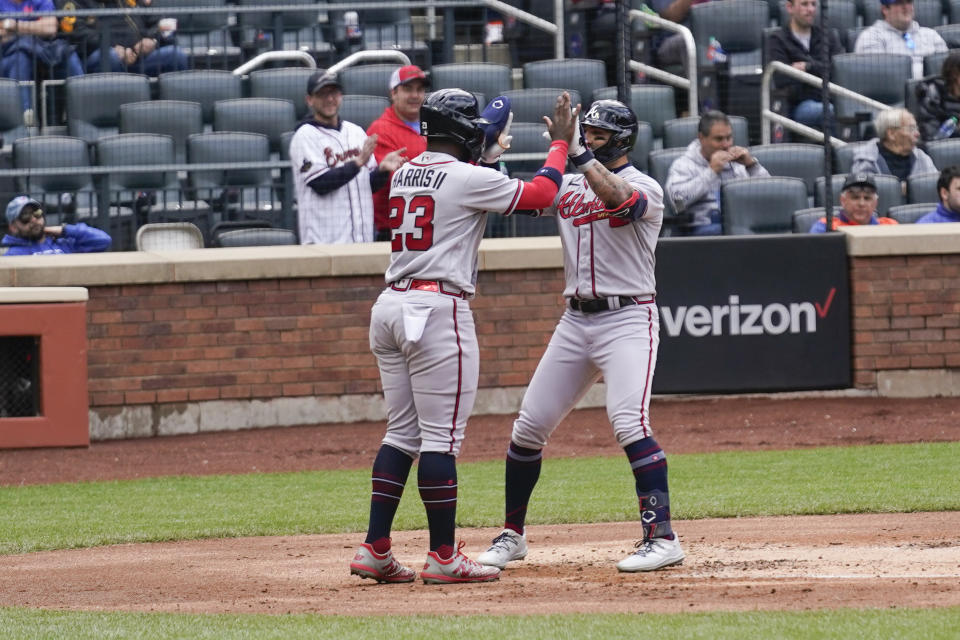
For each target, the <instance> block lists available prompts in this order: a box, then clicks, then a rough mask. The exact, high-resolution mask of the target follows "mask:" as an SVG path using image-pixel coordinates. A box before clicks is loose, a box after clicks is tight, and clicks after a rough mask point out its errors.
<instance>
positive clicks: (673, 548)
mask: <svg viewBox="0 0 960 640" xmlns="http://www.w3.org/2000/svg"><path fill="white" fill-rule="evenodd" d="M684 557H685V554H684V553H683V549H681V548H680V538H678V537H677V535H676V534H674V536H673V540H667V539H666V538H649V539H644V540H641V541H640V542H638V543H637V550H636V551H634V552H633V553H631V554H630V555H628V556H627V557H626V558H624V559H623V560H621V561H620V562H618V563H617V570H619V571H624V572H627V573H633V572H636V571H656V570H657V569H662V568H664V567H671V566H673V565H677V564H683V559H684Z"/></svg>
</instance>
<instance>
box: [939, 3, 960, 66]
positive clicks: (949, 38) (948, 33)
mask: <svg viewBox="0 0 960 640" xmlns="http://www.w3.org/2000/svg"><path fill="white" fill-rule="evenodd" d="M958 6H960V3H958ZM934 31H936V32H937V33H939V34H940V37H941V38H943V40H944V41H945V42H946V43H947V47H948V48H950V49H956V48H958V47H960V23H958V22H957V21H951V22H950V24H945V25H941V26H939V27H934ZM938 71H939V70H938Z"/></svg>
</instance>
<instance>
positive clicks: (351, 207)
mask: <svg viewBox="0 0 960 640" xmlns="http://www.w3.org/2000/svg"><path fill="white" fill-rule="evenodd" d="M366 138H367V134H366V133H364V131H363V129H361V128H360V127H358V126H357V125H355V124H353V123H352V122H347V121H346V120H341V121H340V128H339V129H335V128H333V127H328V126H325V125H322V124H319V123H317V122H307V123H305V124H302V125H300V127H299V128H298V129H297V132H296V133H295V134H294V135H293V139H292V140H291V141H290V162H291V165H292V167H293V176H294V187H295V189H296V194H297V210H298V211H299V215H298V218H299V230H300V242H302V243H303V244H344V243H349V242H373V199H372V193H371V192H370V172H371V171H374V170H376V168H377V161H376V160H375V159H374V157H373V156H372V155H371V156H370V159H369V160H368V161H367V165H366V168H365V169H360V172H359V173H358V174H357V175H356V177H355V178H354V179H353V180H351V181H350V182H348V183H347V184H345V185H343V186H342V187H340V188H339V189H334V190H333V191H331V192H329V193H326V194H324V195H319V194H318V193H317V192H315V191H314V190H313V189H311V188H310V187H309V186H308V183H309V182H310V181H311V180H313V179H314V178H316V177H318V176H320V175H322V174H323V173H325V172H327V171H329V170H330V169H333V168H334V167H339V166H343V165H344V164H345V163H347V162H354V161H355V159H356V158H357V156H359V155H360V148H361V147H362V146H363V141H364V140H366Z"/></svg>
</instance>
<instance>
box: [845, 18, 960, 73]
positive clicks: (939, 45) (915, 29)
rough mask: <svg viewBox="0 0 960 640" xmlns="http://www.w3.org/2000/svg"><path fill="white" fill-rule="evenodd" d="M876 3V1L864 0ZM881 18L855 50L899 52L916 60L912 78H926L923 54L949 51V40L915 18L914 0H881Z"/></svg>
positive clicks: (856, 51) (865, 34) (860, 36)
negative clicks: (945, 39) (923, 25)
mask: <svg viewBox="0 0 960 640" xmlns="http://www.w3.org/2000/svg"><path fill="white" fill-rule="evenodd" d="M865 1H866V2H873V0H865ZM879 1H880V13H881V15H882V16H883V17H882V18H879V19H877V21H876V22H874V23H873V24H872V25H870V26H869V27H867V28H866V29H864V30H863V31H862V32H860V35H859V36H858V37H857V43H856V45H854V48H853V50H854V52H855V53H897V54H900V55H906V56H910V57H911V58H912V59H913V77H914V78H917V79H919V78H922V77H923V57H924V56H927V55H930V54H931V53H936V52H937V51H946V50H947V43H946V42H945V41H944V39H943V38H942V37H941V36H940V34H939V33H937V32H936V31H934V30H933V29H931V28H930V27H921V26H920V24H919V23H918V22H917V21H916V20H914V19H913V0H879Z"/></svg>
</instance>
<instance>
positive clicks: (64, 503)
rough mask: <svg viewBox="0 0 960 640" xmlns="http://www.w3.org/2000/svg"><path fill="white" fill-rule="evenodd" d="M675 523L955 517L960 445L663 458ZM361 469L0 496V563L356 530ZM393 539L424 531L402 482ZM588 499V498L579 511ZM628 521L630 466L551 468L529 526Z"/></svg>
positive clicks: (481, 499)
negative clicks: (166, 543) (98, 550)
mask: <svg viewBox="0 0 960 640" xmlns="http://www.w3.org/2000/svg"><path fill="white" fill-rule="evenodd" d="M668 458H669V464H670V480H671V501H672V503H673V504H672V511H673V515H674V517H675V518H677V519H691V518H707V517H734V516H757V515H790V514H830V513H856V512H909V511H943V510H957V509H960V472H958V471H960V462H958V461H960V443H937V444H913V445H877V446H863V447H842V448H840V447H837V448H833V447H830V448H821V449H807V450H793V451H759V452H742V453H741V452H725V453H715V454H700V455H675V456H671V455H669V454H668ZM459 474H460V479H459V480H460V498H461V499H460V503H459V505H458V518H457V520H458V524H459V525H460V526H496V525H498V524H499V523H500V522H501V519H502V510H503V506H502V505H503V463H502V462H485V463H474V464H461V465H459ZM369 487H370V479H369V471H366V470H353V471H317V472H301V473H276V474H249V475H235V476H201V477H171V478H152V479H146V480H130V481H122V482H96V483H78V484H58V485H37V486H23V487H20V486H7V487H0V513H2V514H3V518H0V554H10V553H23V552H28V551H36V550H44V549H61V548H75V547H87V546H95V545H104V544H113V543H121V542H154V541H161V540H179V539H195V538H211V537H232V536H259V535H293V534H301V533H338V532H348V531H362V530H364V529H365V528H366V524H367V509H368V500H369ZM406 494H407V495H406V496H405V497H404V499H403V501H402V502H401V506H400V510H399V512H398V514H397V520H396V529H421V528H425V527H426V519H425V517H424V514H423V507H422V506H421V504H420V501H419V499H418V497H417V495H416V489H415V483H413V482H410V483H408V487H407V491H406ZM585 496H591V498H590V499H585ZM635 518H636V497H635V495H634V491H633V479H632V476H631V475H630V472H629V469H628V466H627V462H626V459H625V458H624V457H622V456H615V457H606V458H582V459H576V458H565V459H549V457H548V458H547V460H546V461H545V463H544V469H543V474H542V477H541V480H540V484H539V485H538V487H537V491H536V492H535V493H534V497H533V500H532V505H531V508H530V512H529V517H528V522H529V523H530V524H545V523H564V522H610V521H619V520H633V519H635Z"/></svg>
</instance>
